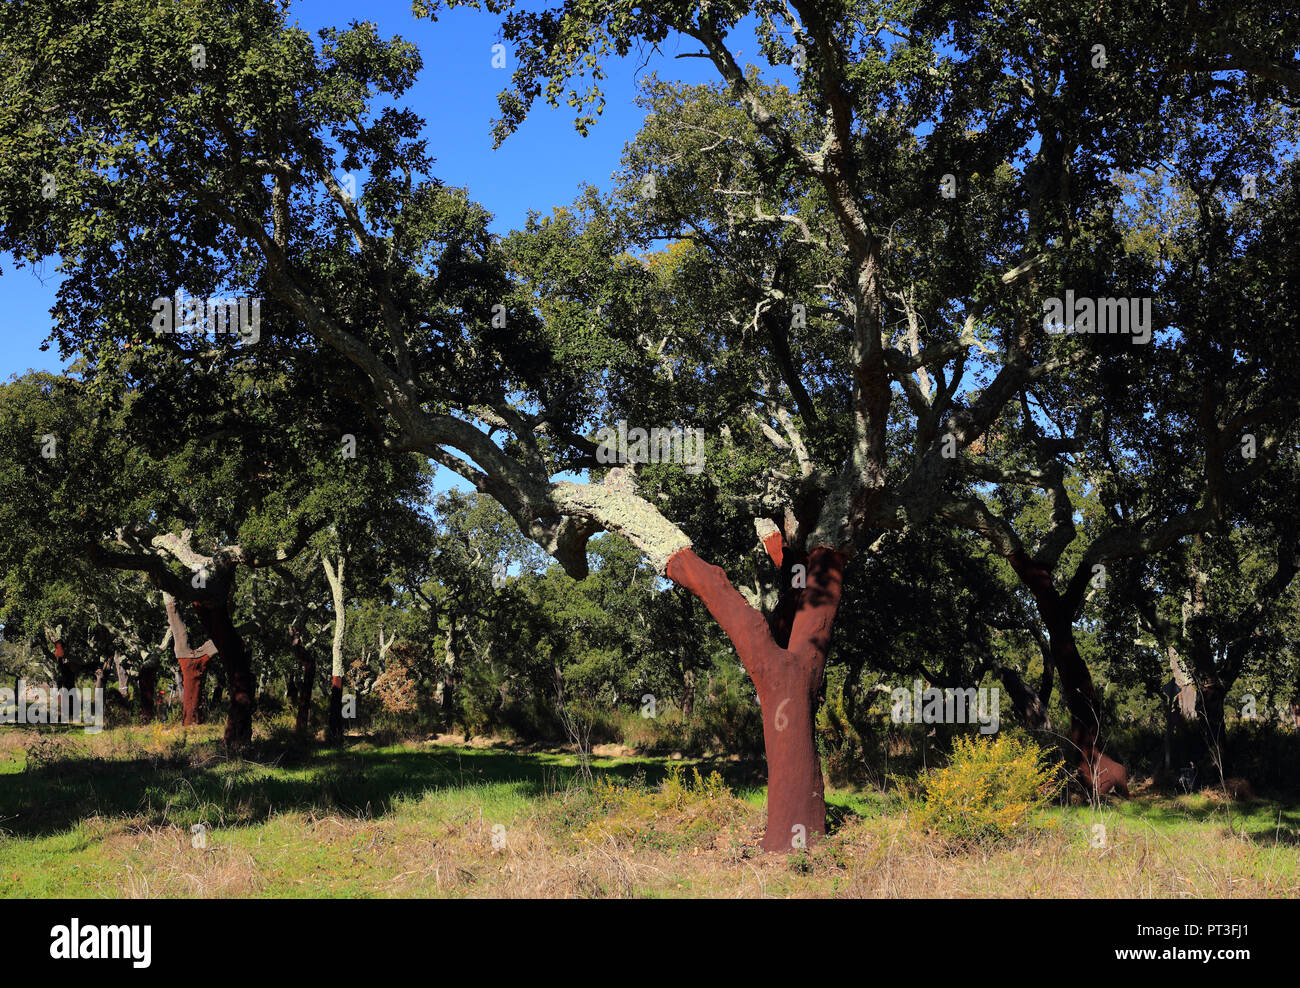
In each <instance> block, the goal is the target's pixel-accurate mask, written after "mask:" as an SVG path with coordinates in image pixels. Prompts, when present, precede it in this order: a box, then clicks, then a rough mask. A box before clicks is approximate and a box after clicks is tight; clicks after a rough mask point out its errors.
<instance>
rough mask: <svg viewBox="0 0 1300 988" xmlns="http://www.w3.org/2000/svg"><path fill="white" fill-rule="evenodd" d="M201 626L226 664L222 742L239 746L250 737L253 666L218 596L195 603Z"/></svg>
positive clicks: (251, 737)
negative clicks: (227, 701) (227, 699)
mask: <svg viewBox="0 0 1300 988" xmlns="http://www.w3.org/2000/svg"><path fill="white" fill-rule="evenodd" d="M195 606H196V607H198V609H199V619H200V620H201V621H202V622H203V628H204V630H205V631H206V632H207V633H208V637H209V638H211V639H212V642H213V644H214V645H216V646H217V654H218V655H219V656H220V657H221V661H222V664H223V665H224V666H225V667H226V684H227V685H228V686H229V688H230V706H229V708H228V710H227V713H226V732H225V742H226V746H227V747H230V748H240V747H243V746H244V745H246V744H248V743H249V742H250V741H252V740H253V668H252V662H251V660H250V658H249V655H248V650H247V649H246V648H245V647H244V642H243V639H242V638H240V637H239V632H237V631H236V630H235V624H234V622H233V621H231V619H230V606H229V604H228V602H227V601H225V600H219V601H213V602H204V603H201V604H196V605H195Z"/></svg>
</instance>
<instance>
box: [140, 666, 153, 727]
mask: <svg viewBox="0 0 1300 988" xmlns="http://www.w3.org/2000/svg"><path fill="white" fill-rule="evenodd" d="M135 688H136V691H137V693H138V696H137V697H136V699H137V700H138V701H139V703H140V719H141V720H144V721H151V720H153V719H154V716H155V713H156V706H155V702H154V701H155V700H156V699H157V696H158V667H157V666H145V667H144V668H143V669H141V670H140V676H139V678H138V679H137V680H136V683H135Z"/></svg>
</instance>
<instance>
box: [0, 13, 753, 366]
mask: <svg viewBox="0 0 1300 988" xmlns="http://www.w3.org/2000/svg"><path fill="white" fill-rule="evenodd" d="M291 17H292V18H294V19H296V20H297V21H298V23H299V24H300V25H301V26H302V27H303V28H305V29H306V30H307V31H309V32H311V33H312V35H313V36H315V32H316V31H317V30H318V29H319V28H321V27H325V26H330V25H333V26H339V27H343V26H346V25H347V24H348V23H350V22H351V21H352V20H370V21H374V22H375V23H376V24H377V25H378V28H379V32H380V34H381V35H382V36H384V37H391V36H392V35H395V34H400V35H401V36H402V37H404V38H406V39H407V40H409V41H413V42H414V43H415V44H416V45H418V46H419V48H420V52H421V54H422V56H423V59H424V69H423V71H422V72H421V74H420V77H419V80H418V82H417V84H416V85H415V86H414V87H413V89H412V90H411V91H410V92H408V93H407V94H406V96H405V97H404V98H403V102H404V103H405V104H406V105H408V106H410V107H411V108H412V109H414V110H415V111H416V112H417V113H419V114H420V115H421V116H422V117H424V119H425V121H426V122H427V129H426V134H427V136H428V138H429V150H430V152H431V154H432V155H433V156H434V157H435V158H436V159H437V162H436V164H435V166H434V173H435V174H436V175H438V177H440V178H441V179H442V180H443V181H444V182H446V183H448V184H449V185H455V186H464V187H466V188H468V189H469V191H470V194H471V196H472V198H474V199H475V200H476V201H478V202H480V203H482V204H483V205H484V206H486V207H487V208H488V209H489V210H491V211H492V212H493V213H494V214H495V216H496V221H495V224H494V229H495V230H496V231H497V232H506V231H508V230H510V229H513V228H515V227H518V226H520V225H521V224H522V222H523V220H524V217H525V215H526V214H527V211H528V210H529V209H530V208H531V209H537V210H539V211H541V212H549V211H550V210H551V208H552V207H554V206H559V205H564V204H567V203H569V202H571V201H572V200H573V198H574V196H575V194H576V192H577V189H578V186H579V185H580V184H581V183H582V182H589V183H591V184H593V185H597V186H599V187H601V188H607V187H608V186H609V184H610V181H609V180H610V174H611V173H612V172H613V171H614V170H615V168H617V166H618V158H619V154H620V151H621V149H622V147H623V144H624V143H625V142H626V141H627V140H628V139H629V138H631V137H632V136H633V135H634V134H635V133H636V131H637V129H638V128H639V127H640V125H641V121H642V119H643V114H642V112H641V111H640V109H639V108H638V107H637V106H636V105H635V104H634V102H633V101H634V99H635V97H636V94H637V92H638V82H639V80H640V79H643V78H644V77H646V76H647V75H648V74H649V73H650V72H651V71H658V72H659V73H660V74H661V75H662V76H664V77H665V78H671V79H682V80H686V81H691V82H702V81H714V80H715V79H716V75H715V74H713V70H712V67H711V66H710V65H708V64H707V63H706V62H705V61H704V60H702V59H695V58H686V59H674V58H673V56H674V55H675V54H677V53H678V52H679V51H697V50H699V46H698V45H696V44H694V43H693V42H690V41H679V40H676V39H673V38H669V39H668V40H667V41H666V42H665V43H664V45H663V48H662V53H661V54H657V55H656V54H653V53H651V55H650V57H649V59H648V61H647V59H646V57H645V56H642V57H629V58H628V59H626V60H624V61H621V62H612V63H610V64H609V66H608V68H609V79H608V81H607V83H606V84H605V94H606V99H607V103H606V107H605V112H604V115H603V116H602V117H601V118H600V120H599V122H598V123H597V124H596V126H595V127H594V128H592V129H591V131H590V134H589V136H588V137H586V138H583V137H580V136H579V135H578V134H577V132H576V131H575V130H574V129H573V111H572V110H571V108H570V107H568V106H564V105H563V104H562V105H561V106H560V107H559V108H557V109H551V108H550V107H547V106H545V105H544V104H540V105H538V106H537V107H536V108H535V109H534V112H533V114H532V115H531V116H530V117H529V119H528V121H527V122H526V123H525V124H524V126H523V127H522V128H521V129H520V130H519V132H518V133H516V134H515V135H514V136H512V137H511V138H510V139H509V140H508V141H506V143H505V144H504V145H503V146H502V147H501V148H500V149H499V150H496V151H494V150H492V139H491V135H490V133H489V129H490V124H491V121H492V120H493V119H494V118H495V117H496V116H497V105H496V94H497V93H498V92H499V91H500V90H501V88H502V87H503V86H504V85H505V83H506V81H507V77H508V75H509V73H510V71H512V70H513V62H512V60H511V61H508V62H507V67H506V69H504V70H502V69H494V68H493V67H492V64H491V63H492V51H491V49H492V45H493V44H495V43H496V42H497V40H498V25H499V20H498V19H497V18H495V17H493V16H492V15H489V14H481V13H478V12H475V11H468V10H460V11H455V12H452V13H444V14H442V15H441V16H440V17H439V19H438V21H437V22H435V23H430V22H429V21H417V20H416V19H414V18H413V17H412V16H411V13H410V3H409V0H370V2H369V3H366V4H356V3H344V2H342V0H299V2H297V3H294V4H293V6H292V7H291ZM746 35H747V40H748V46H749V47H750V49H751V50H750V51H745V50H744V49H745V47H746V44H745V43H744V42H737V44H738V45H739V47H740V50H741V52H742V54H741V61H742V64H743V63H744V62H745V61H748V60H750V59H751V58H753V57H754V55H755V54H756V53H755V52H754V51H753V40H752V35H748V32H746ZM738 36H739V35H738ZM643 63H644V67H643ZM56 268H57V264H55V263H54V262H50V263H47V264H46V265H45V266H44V268H43V269H42V270H41V271H39V272H38V273H33V272H32V271H31V270H30V269H23V270H21V271H20V270H17V269H16V268H15V267H14V265H13V259H12V258H11V257H9V256H8V255H4V254H0V269H3V272H4V273H3V276H0V380H6V379H8V378H9V376H10V375H11V374H15V373H19V374H21V373H24V372H26V371H27V370H29V369H32V368H36V369H44V370H57V369H59V367H60V363H59V360H58V353H57V351H56V349H55V348H53V347H52V348H51V349H50V350H48V351H45V352H42V351H41V349H40V347H41V343H42V341H43V340H44V339H45V338H46V336H47V335H48V332H49V325H50V317H49V309H50V306H51V305H53V303H54V293H55V291H56V290H57V288H58V283H59V279H58V274H57V270H56Z"/></svg>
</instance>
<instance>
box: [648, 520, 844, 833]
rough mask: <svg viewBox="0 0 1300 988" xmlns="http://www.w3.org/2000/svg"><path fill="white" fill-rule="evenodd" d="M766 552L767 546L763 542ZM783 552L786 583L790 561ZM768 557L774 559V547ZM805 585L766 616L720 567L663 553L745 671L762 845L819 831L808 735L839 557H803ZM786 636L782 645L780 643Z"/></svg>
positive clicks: (820, 808)
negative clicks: (758, 745) (759, 747)
mask: <svg viewBox="0 0 1300 988" xmlns="http://www.w3.org/2000/svg"><path fill="white" fill-rule="evenodd" d="M769 552H772V548H771V547H769ZM789 557H790V554H789V553H786V558H785V559H784V560H782V562H783V565H782V575H783V579H785V584H784V585H785V587H786V588H789V587H790V582H789V580H788V579H786V577H787V576H788V571H789V568H790V566H791V565H792V564H791V562H790V558H789ZM773 558H774V559H777V555H776V554H775V553H774V554H773ZM806 566H807V588H806V589H804V590H802V591H799V592H794V591H792V590H790V589H787V590H786V591H785V592H784V593H783V594H782V598H783V599H782V604H783V605H786V604H787V599H788V602H789V606H788V607H787V606H783V607H781V608H778V612H777V613H776V614H774V615H773V619H772V622H771V624H770V625H769V622H768V621H767V620H765V619H764V617H763V615H762V614H760V613H759V612H758V611H757V610H755V609H754V608H753V607H751V606H750V605H749V604H748V603H746V601H745V599H744V598H743V597H741V595H740V594H739V593H738V592H737V591H736V589H735V588H734V587H733V586H732V585H731V582H730V580H728V579H727V575H726V573H724V572H723V571H722V569H721V568H720V567H717V566H711V565H709V564H708V563H705V562H704V561H703V560H702V559H700V558H699V556H697V555H696V554H695V552H694V551H693V550H691V549H681V550H679V551H678V552H676V553H674V554H673V556H672V557H671V558H670V559H669V560H668V567H667V574H668V577H669V578H670V579H672V580H673V581H674V582H675V583H678V584H680V585H681V586H683V587H685V588H686V589H687V590H690V591H691V593H693V594H695V596H697V597H699V598H700V600H701V601H703V603H704V605H705V606H706V607H707V608H708V609H709V613H710V614H712V615H713V617H714V620H716V621H717V622H718V624H719V625H721V626H722V629H723V630H724V631H725V632H726V633H727V637H728V638H730V639H731V643H732V644H733V645H734V646H735V648H736V653H737V655H739V657H740V661H741V662H742V663H743V664H744V666H745V669H746V670H747V671H748V672H749V675H750V678H751V679H752V680H753V682H754V687H755V689H757V691H758V699H759V703H760V704H761V705H762V708H763V744H764V747H765V749H766V752H767V833H766V835H765V836H764V838H763V847H764V849H765V850H768V851H790V850H796V849H798V848H800V847H803V846H805V845H810V844H812V843H813V842H814V841H815V840H816V839H817V838H818V837H819V836H821V835H822V834H824V833H825V832H826V803H825V788H824V784H823V782H822V771H821V761H820V759H819V758H818V755H817V742H816V738H815V737H814V722H815V718H816V712H817V707H818V704H819V696H820V693H821V688H822V680H823V675H824V672H825V666H826V652H827V649H828V648H829V646H830V636H831V627H832V625H833V623H834V620H835V612H836V610H837V609H838V608H839V602H840V589H841V580H842V575H843V569H844V557H843V556H842V555H841V554H840V553H839V552H837V551H835V550H834V549H831V548H828V547H825V546H819V547H817V548H816V549H814V550H813V552H812V553H811V554H810V555H809V556H808V559H807V563H806ZM787 643H788V647H787Z"/></svg>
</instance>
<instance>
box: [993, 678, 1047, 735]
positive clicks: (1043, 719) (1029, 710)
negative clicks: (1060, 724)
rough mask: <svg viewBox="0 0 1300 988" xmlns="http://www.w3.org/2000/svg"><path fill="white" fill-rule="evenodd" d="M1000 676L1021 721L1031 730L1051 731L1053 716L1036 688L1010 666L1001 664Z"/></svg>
mask: <svg viewBox="0 0 1300 988" xmlns="http://www.w3.org/2000/svg"><path fill="white" fill-rule="evenodd" d="M998 676H999V678H1000V679H1001V680H1002V686H1003V688H1004V689H1005V690H1006V691H1007V693H1008V694H1009V695H1010V697H1011V704H1012V706H1014V707H1015V709H1016V713H1017V714H1018V715H1019V717H1020V720H1021V722H1022V723H1023V724H1024V725H1025V727H1026V728H1028V729H1029V730H1031V731H1035V732H1038V731H1050V730H1051V729H1052V722H1051V718H1050V717H1048V713H1047V706H1046V705H1045V704H1044V703H1043V701H1042V698H1041V697H1040V696H1039V695H1038V694H1037V693H1036V692H1035V691H1034V688H1033V687H1032V686H1030V685H1029V684H1028V683H1026V682H1025V680H1024V678H1023V677H1021V675H1020V673H1018V672H1016V670H1014V669H1012V668H1011V667H1010V666H1000V667H999V668H998Z"/></svg>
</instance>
